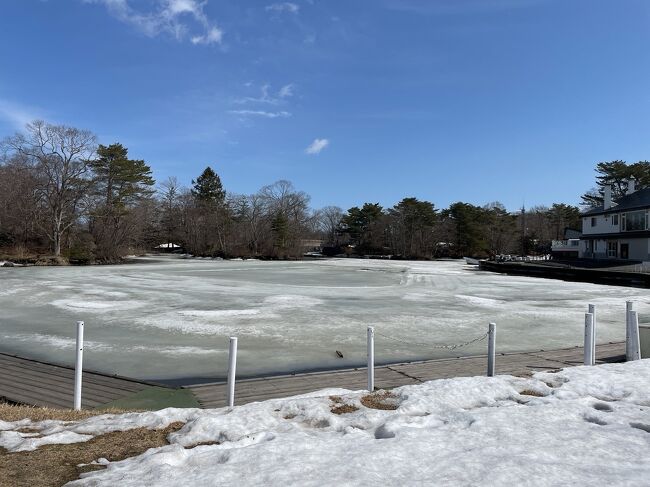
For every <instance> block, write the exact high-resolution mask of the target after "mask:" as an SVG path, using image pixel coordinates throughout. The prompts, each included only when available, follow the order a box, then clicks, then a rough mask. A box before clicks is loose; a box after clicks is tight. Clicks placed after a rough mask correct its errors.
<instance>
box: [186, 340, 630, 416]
mask: <svg viewBox="0 0 650 487" xmlns="http://www.w3.org/2000/svg"><path fill="white" fill-rule="evenodd" d="M624 354H625V344H624V343H623V342H620V343H608V344H602V345H598V346H597V347H596V363H607V362H617V361H623V360H624ZM582 364H583V349H582V347H574V348H566V349H561V350H548V351H544V350H540V351H536V352H517V353H506V354H498V355H497V359H496V373H497V374H501V375H503V374H509V375H529V374H531V373H533V372H536V371H539V370H550V369H561V368H565V367H571V366H576V365H582ZM486 370H487V356H486V355H480V356H471V357H460V358H451V359H437V360H426V361H422V362H411V363H403V364H394V365H384V366H378V367H375V387H376V388H378V389H388V388H392V387H399V386H405V385H409V384H418V383H422V382H426V381H428V380H434V379H447V378H452V377H471V376H477V375H485V374H486ZM186 387H187V388H189V389H190V390H191V391H192V392H193V393H194V396H195V397H196V398H197V399H198V401H199V403H200V404H201V406H202V407H204V408H218V407H223V406H226V405H227V404H226V397H227V389H226V387H227V386H226V383H225V382H214V383H210V384H197V385H192V386H186ZM332 387H340V388H344V389H351V390H360V389H365V388H366V387H367V370H366V369H365V368H360V369H348V370H338V371H325V372H313V373H305V374H293V375H282V376H275V377H265V378H261V379H248V380H239V381H237V386H236V390H235V404H245V403H248V402H254V401H264V400H266V399H273V398H278V397H288V396H294V395H297V394H305V393H307V392H313V391H317V390H319V389H325V388H332Z"/></svg>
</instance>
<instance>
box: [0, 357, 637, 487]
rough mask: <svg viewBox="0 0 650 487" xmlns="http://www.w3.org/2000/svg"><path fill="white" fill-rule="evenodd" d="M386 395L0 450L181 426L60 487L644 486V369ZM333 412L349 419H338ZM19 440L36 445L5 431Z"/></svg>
mask: <svg viewBox="0 0 650 487" xmlns="http://www.w3.org/2000/svg"><path fill="white" fill-rule="evenodd" d="M392 394H393V396H394V397H393V398H391V399H388V400H386V401H385V403H390V404H393V405H394V407H396V409H395V410H379V409H373V408H368V407H365V406H364V405H363V404H362V402H361V399H362V397H363V396H364V393H363V392H361V391H357V392H351V391H344V390H326V391H320V392H319V393H313V394H311V395H308V396H297V397H295V398H289V399H279V400H272V401H266V402H262V403H253V404H249V405H246V406H240V407H237V408H234V409H233V410H231V411H229V410H228V409H216V410H194V409H165V410H162V411H157V412H150V413H138V414H126V415H121V416H111V415H106V416H100V417H96V418H91V419H88V420H85V421H81V422H76V423H64V422H59V421H46V422H42V423H35V424H32V423H30V422H29V421H27V420H25V421H19V422H15V423H2V422H0V430H4V431H2V432H0V446H4V447H5V448H8V449H9V450H11V451H20V450H29V449H34V448H37V447H38V446H40V445H43V444H47V443H67V442H78V441H87V440H88V439H90V438H92V437H93V436H94V435H98V434H102V433H106V432H109V431H116V430H125V429H130V428H135V427H139V426H145V427H148V428H163V427H165V426H167V425H168V424H170V423H172V422H174V421H182V422H185V423H186V424H185V426H184V427H183V428H182V429H181V430H179V431H178V432H175V433H172V434H170V436H169V438H168V439H169V441H170V442H171V444H170V445H168V446H164V447H161V448H155V449H151V450H148V451H147V452H145V453H144V454H142V455H140V456H137V457H134V458H130V459H126V460H123V461H120V462H114V463H108V465H107V469H106V470H102V471H97V472H93V473H89V474H85V475H84V476H83V478H82V479H81V480H79V481H76V482H72V483H71V484H70V485H76V486H104V485H105V486H114V485H120V486H124V487H129V486H141V485H152V486H153V485H155V486H185V485H193V486H212V485H237V486H244V485H256V486H257V485H265V486H273V485H277V486H286V485H300V486H322V485H332V486H337V487H339V486H347V485H350V486H351V485H355V486H356V485H375V484H376V485H399V486H410V485H454V486H456V485H472V486H474V485H485V486H500V485H503V486H514V485H517V486H518V485H534V486H538V485H540V486H541V485H544V486H546V485H549V486H550V485H553V486H560V485H562V486H564V485H572V486H576V485H585V486H587V485H589V486H594V485H631V486H640V485H648V481H649V479H650V461H649V460H650V360H643V361H638V362H630V363H626V364H611V365H601V366H596V367H575V368H570V369H565V370H564V371H561V372H558V373H549V372H543V373H537V374H535V375H534V376H533V377H532V378H516V377H511V376H499V377H494V378H487V377H474V378H458V379H448V380H438V381H432V382H428V383H425V384H422V385H417V386H405V387H401V388H398V389H395V390H393V391H392ZM333 395H337V396H339V397H338V398H333V397H331V396H333ZM538 396H541V397H538ZM337 404H338V405H340V404H348V405H353V406H356V407H357V408H358V409H357V410H356V411H353V412H349V413H346V414H340V415H337V414H334V413H333V412H332V411H331V409H332V408H333V407H336V405H337ZM26 426H29V427H30V428H33V429H36V430H40V433H19V432H16V431H12V430H15V429H19V428H21V427H26ZM208 442H219V444H203V445H201V444H202V443H208ZM195 445H199V446H195ZM102 463H107V462H104V461H102Z"/></svg>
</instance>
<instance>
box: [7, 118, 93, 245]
mask: <svg viewBox="0 0 650 487" xmlns="http://www.w3.org/2000/svg"><path fill="white" fill-rule="evenodd" d="M3 146H4V147H5V148H6V149H8V150H9V151H11V152H14V153H15V154H19V155H21V156H23V157H25V158H26V159H27V160H28V161H29V162H30V164H32V165H33V166H34V167H35V169H36V172H37V175H38V183H37V190H36V192H37V197H38V199H39V201H40V203H41V205H42V206H43V207H44V211H45V214H46V216H47V218H46V220H45V222H44V228H43V230H44V231H45V233H46V235H47V236H48V238H49V239H50V241H51V244H52V251H53V253H54V255H55V256H57V257H58V256H60V255H61V242H62V240H63V237H64V235H65V233H66V232H67V231H68V229H69V228H70V227H71V226H72V225H73V224H74V222H75V221H76V218H77V216H78V211H79V202H80V201H81V199H82V197H83V194H84V189H85V186H86V185H87V178H86V173H87V172H88V161H89V160H90V159H91V158H92V156H93V154H94V153H95V149H96V138H95V135H93V134H92V133H91V132H90V131H88V130H80V129H76V128H73V127H67V126H65V125H52V124H48V123H46V122H44V121H42V120H36V121H34V122H32V123H30V124H27V126H26V130H25V133H24V134H16V135H14V136H13V137H8V138H6V139H5V140H4V141H3Z"/></svg>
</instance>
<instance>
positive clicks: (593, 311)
mask: <svg viewBox="0 0 650 487" xmlns="http://www.w3.org/2000/svg"><path fill="white" fill-rule="evenodd" d="M588 313H591V314H592V315H593V316H594V335H593V341H592V343H591V356H592V357H593V358H594V364H595V363H596V330H597V327H598V320H597V319H596V305H595V304H590V305H589V311H588Z"/></svg>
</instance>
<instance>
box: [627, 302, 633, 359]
mask: <svg viewBox="0 0 650 487" xmlns="http://www.w3.org/2000/svg"><path fill="white" fill-rule="evenodd" d="M630 311H634V303H633V302H632V301H626V302H625V360H632V342H631V338H632V336H631V335H632V334H631V329H632V325H631V324H630Z"/></svg>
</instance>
